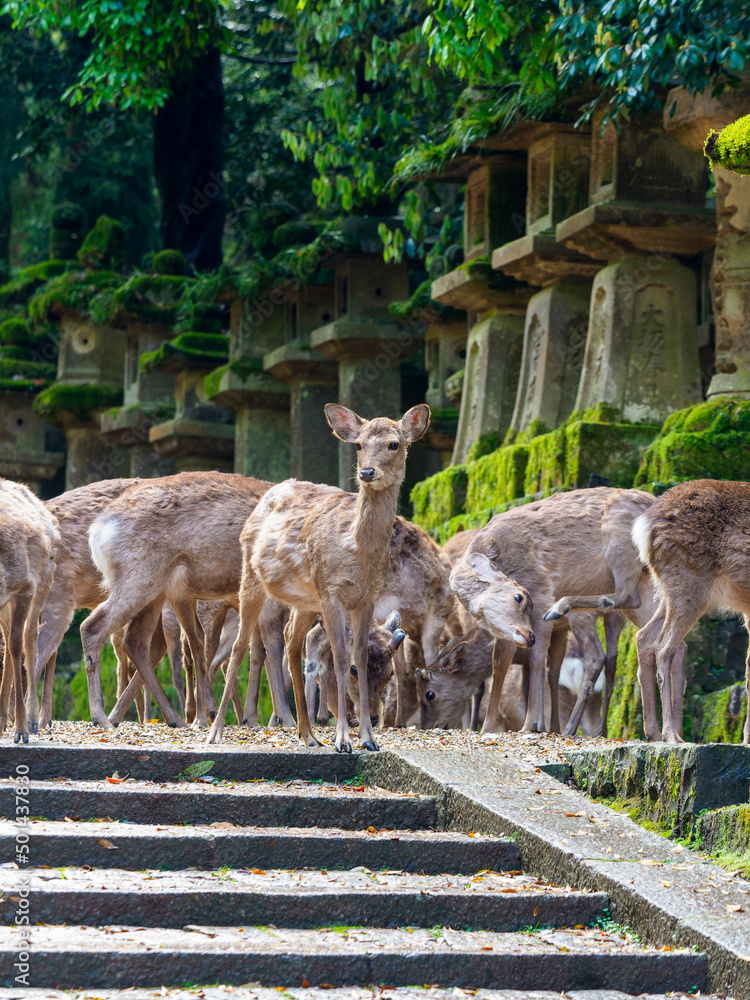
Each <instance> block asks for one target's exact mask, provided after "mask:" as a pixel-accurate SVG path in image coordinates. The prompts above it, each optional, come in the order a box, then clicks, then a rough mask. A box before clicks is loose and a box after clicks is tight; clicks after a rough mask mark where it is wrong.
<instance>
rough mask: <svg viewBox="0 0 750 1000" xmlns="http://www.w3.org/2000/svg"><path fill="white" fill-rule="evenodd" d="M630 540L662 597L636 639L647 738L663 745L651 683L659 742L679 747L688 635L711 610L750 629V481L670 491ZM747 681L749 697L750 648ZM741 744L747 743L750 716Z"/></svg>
mask: <svg viewBox="0 0 750 1000" xmlns="http://www.w3.org/2000/svg"><path fill="white" fill-rule="evenodd" d="M632 536H633V542H634V544H635V545H637V546H638V551H639V552H640V556H641V559H642V560H643V561H644V562H645V563H646V564H647V566H648V567H649V569H650V571H651V574H652V576H653V578H654V580H655V581H656V586H657V589H658V593H659V604H658V607H657V608H656V610H655V612H654V614H653V616H652V617H651V618H650V620H649V621H647V622H644V623H643V624H642V627H641V628H640V630H639V631H638V632H637V633H636V637H635V642H636V650H637V653H638V679H639V681H640V684H641V692H642V698H643V728H644V730H645V733H646V737H647V739H649V740H660V739H662V732H660V730H659V723H658V718H657V714H656V692H655V684H654V677H656V678H657V679H658V684H659V692H660V695H661V706H662V721H663V739H664V740H665V741H666V742H668V743H681V742H683V740H682V700H683V696H684V686H685V681H684V656H682V655H681V652H682V648H683V647H684V641H683V640H684V638H685V636H686V635H687V633H688V632H689V631H690V629H691V628H693V626H694V625H695V624H696V622H697V621H698V619H699V618H700V617H701V615H703V614H704V613H705V612H706V611H707V610H709V609H710V608H721V609H725V610H730V611H734V612H737V613H739V614H741V615H742V616H743V619H744V623H745V628H746V629H748V630H750V561H749V560H748V556H749V555H750V542H749V541H748V539H749V538H750V483H745V482H727V481H720V480H715V479H697V480H693V481H690V482H686V483H680V484H678V485H677V486H673V487H672V488H671V489H670V490H667V492H666V493H663V494H662V495H661V496H660V497H659V498H658V500H656V501H655V502H654V503H653V505H652V506H651V507H650V508H649V509H648V510H646V511H645V512H644V513H643V514H642V515H641V516H640V517H639V518H638V519H637V520H636V521H635V523H634V524H633V528H632ZM646 679H648V680H649V683H644V681H646ZM745 683H746V685H747V689H748V691H749V692H750V648H749V649H748V656H747V660H746V672H745ZM743 742H744V743H750V713H748V717H747V719H746V720H745V727H744V731H743Z"/></svg>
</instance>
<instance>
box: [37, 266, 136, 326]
mask: <svg viewBox="0 0 750 1000" xmlns="http://www.w3.org/2000/svg"><path fill="white" fill-rule="evenodd" d="M121 282H122V278H121V277H120V276H119V275H118V274H115V273H114V271H68V272H66V273H65V274H61V275H59V277H57V278H54V279H52V280H51V281H49V282H48V283H47V284H46V285H45V286H44V288H42V289H40V290H39V292H37V294H36V295H34V297H33V299H31V301H30V302H29V315H30V316H31V318H32V319H33V320H35V321H36V322H37V323H41V322H44V321H45V320H46V319H47V318H48V317H50V316H53V317H55V316H59V315H60V314H61V313H62V312H64V311H65V310H66V309H69V310H71V311H73V312H79V313H80V314H81V315H83V316H86V315H89V311H90V309H91V306H92V303H93V301H94V299H95V298H96V296H98V295H99V294H100V293H102V292H114V290H115V289H116V288H117V287H118V286H119V285H120V284H121Z"/></svg>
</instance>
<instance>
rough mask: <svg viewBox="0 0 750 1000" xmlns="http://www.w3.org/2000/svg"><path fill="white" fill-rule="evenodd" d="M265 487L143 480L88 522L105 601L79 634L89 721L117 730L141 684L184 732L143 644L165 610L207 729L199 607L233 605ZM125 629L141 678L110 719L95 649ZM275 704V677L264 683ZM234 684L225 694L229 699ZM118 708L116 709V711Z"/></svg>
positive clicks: (230, 481) (232, 480)
mask: <svg viewBox="0 0 750 1000" xmlns="http://www.w3.org/2000/svg"><path fill="white" fill-rule="evenodd" d="M270 486H271V484H270V483H266V482H263V481H262V480H258V479H250V478H248V477H245V476H240V475H236V474H234V473H222V472H182V473H178V474H176V475H173V476H164V477H161V478H159V479H148V480H143V481H142V482H140V483H137V484H135V485H133V486H131V487H129V489H127V490H125V491H124V492H123V493H122V494H121V495H120V496H119V497H117V498H116V499H115V500H113V501H111V502H110V503H109V504H108V505H107V506H106V507H105V508H104V509H103V510H102V511H101V512H100V513H99V515H98V516H97V517H96V518H95V519H94V521H93V523H92V524H91V528H90V530H89V545H90V548H91V554H92V558H93V561H94V563H95V565H96V567H97V568H98V570H99V572H100V573H101V575H102V582H103V587H104V590H105V596H106V600H104V601H103V602H102V603H100V604H99V606H98V607H97V608H96V610H95V611H93V613H92V614H91V615H89V617H88V618H87V619H86V621H85V622H83V624H82V626H81V640H82V642H83V650H84V663H85V667H86V675H87V680H88V683H89V701H90V705H91V716H92V720H93V721H95V722H96V723H97V724H98V725H100V726H102V727H104V728H109V727H111V726H112V725H113V723H116V722H118V721H120V719H121V718H122V716H123V715H124V710H125V709H126V708H127V705H129V704H130V701H131V700H132V698H133V696H134V693H135V691H136V690H137V688H138V686H139V683H140V681H141V680H143V681H145V682H146V684H147V685H148V687H149V690H150V691H151V693H152V694H153V696H154V698H155V699H156V702H157V704H158V705H159V708H160V709H161V712H162V715H163V717H164V720H165V722H167V724H168V725H171V726H173V727H182V726H184V724H185V723H184V721H183V720H182V718H181V717H180V716H179V715H178V714H177V712H176V711H175V710H174V708H173V707H172V705H171V703H170V701H169V699H168V698H167V696H166V694H165V692H164V689H163V688H162V687H161V685H160V684H159V681H158V679H157V677H156V674H155V671H154V667H155V665H156V663H157V662H158V659H156V660H155V659H154V656H155V649H154V647H152V645H151V637H152V635H153V633H154V630H155V626H156V622H157V620H158V618H159V616H160V615H161V610H162V607H163V605H164V604H166V603H169V604H171V605H172V607H173V609H174V612H175V614H176V616H177V618H178V620H179V622H180V625H181V627H182V628H183V630H184V631H185V633H186V635H187V639H188V643H189V645H190V651H191V655H192V659H193V662H194V663H195V667H196V671H197V674H198V678H197V681H196V718H195V720H194V722H193V725H194V726H195V727H196V728H198V727H200V726H207V725H208V723H209V720H208V714H207V710H206V697H205V684H204V678H205V676H206V666H205V653H204V635H203V628H202V626H201V624H200V621H199V619H198V616H197V611H196V604H197V601H199V600H209V601H213V600H228V601H229V602H230V603H231V604H233V605H236V602H237V595H238V591H239V587H240V579H241V570H242V553H241V550H240V543H239V535H240V531H241V529H242V526H243V525H244V523H245V521H246V520H247V517H248V515H249V514H250V513H251V512H252V510H253V509H254V508H255V506H256V504H257V503H258V501H259V499H260V498H261V497H262V496H263V495H264V494H265V493H266V491H267V490H269V489H270ZM123 626H127V627H126V631H125V637H124V644H125V649H126V651H127V654H128V656H129V657H130V659H131V660H132V661H133V663H134V664H135V666H136V667H137V669H138V672H139V674H140V678H139V677H134V678H133V679H132V680H131V682H130V683H129V685H128V688H127V689H126V690H125V692H124V693H123V695H122V697H121V698H120V699H118V702H117V704H116V705H115V707H114V709H113V711H112V713H111V715H110V717H109V718H107V716H106V715H105V712H104V705H103V702H102V696H101V676H100V671H101V650H102V647H103V645H104V642H105V641H106V638H107V636H109V635H110V634H111V633H112V632H114V631H116V630H117V629H119V628H122V627H123ZM269 680H270V681H271V690H272V695H273V696H274V699H277V698H279V699H281V698H282V697H283V687H282V692H281V693H279V692H278V691H274V687H273V685H274V683H275V678H274V677H269ZM231 689H232V685H231V684H230V685H229V690H230V693H231ZM123 705H124V708H123Z"/></svg>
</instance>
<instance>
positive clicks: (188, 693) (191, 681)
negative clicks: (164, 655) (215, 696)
mask: <svg viewBox="0 0 750 1000" xmlns="http://www.w3.org/2000/svg"><path fill="white" fill-rule="evenodd" d="M180 657H181V659H182V664H183V667H184V670H185V722H191V723H192V722H195V713H196V710H197V704H198V701H197V697H196V693H195V667H194V666H193V657H192V656H191V655H190V647H189V645H188V641H187V637H186V636H185V634H184V632H183V631H182V629H180Z"/></svg>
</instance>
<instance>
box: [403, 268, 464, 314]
mask: <svg viewBox="0 0 750 1000" xmlns="http://www.w3.org/2000/svg"><path fill="white" fill-rule="evenodd" d="M388 312H389V313H390V314H391V316H393V318H394V319H397V320H399V322H401V323H412V322H417V323H437V322H440V321H441V320H442V321H451V320H458V319H464V318H465V315H466V314H465V313H464V312H463V311H461V310H460V309H453V308H452V307H451V306H444V305H443V304H442V302H436V301H435V299H433V298H432V281H431V280H430V279H429V278H428V279H427V281H423V282H422V284H421V285H419V286H418V287H417V289H416V290H415V291H414V293H413V294H412V296H411V298H408V299H407V300H406V301H405V302H391V303H390V305H389V306H388Z"/></svg>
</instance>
